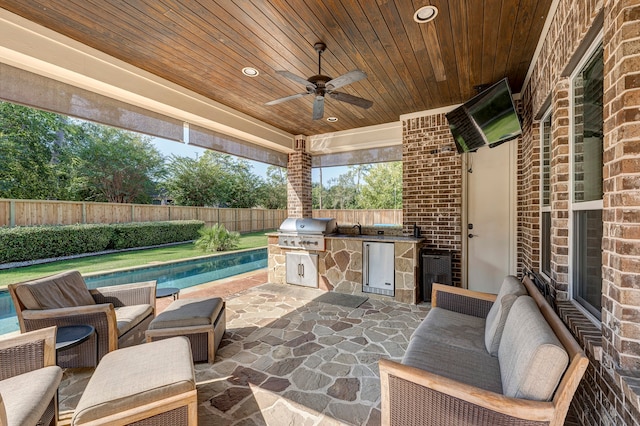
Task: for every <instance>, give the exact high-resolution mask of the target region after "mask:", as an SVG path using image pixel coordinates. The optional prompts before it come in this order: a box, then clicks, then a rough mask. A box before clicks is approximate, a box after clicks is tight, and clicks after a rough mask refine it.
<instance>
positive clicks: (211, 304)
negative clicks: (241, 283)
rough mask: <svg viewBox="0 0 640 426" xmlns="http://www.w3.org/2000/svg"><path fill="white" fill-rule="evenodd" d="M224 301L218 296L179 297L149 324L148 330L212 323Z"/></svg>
mask: <svg viewBox="0 0 640 426" xmlns="http://www.w3.org/2000/svg"><path fill="white" fill-rule="evenodd" d="M223 306H224V303H223V301H222V299H221V298H219V297H211V298H200V299H179V300H174V301H173V302H171V304H170V305H169V306H168V307H167V309H165V310H164V311H163V312H162V313H160V314H159V315H158V316H157V317H155V318H154V319H153V321H151V324H149V330H157V329H161V328H176V327H190V326H196V325H209V324H213V322H214V321H215V319H216V318H217V317H218V314H219V313H220V311H221V310H222V308H223Z"/></svg>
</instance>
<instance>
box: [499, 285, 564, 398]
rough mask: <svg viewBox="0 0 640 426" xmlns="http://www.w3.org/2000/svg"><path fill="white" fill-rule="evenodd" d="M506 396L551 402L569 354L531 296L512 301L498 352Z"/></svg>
mask: <svg viewBox="0 0 640 426" xmlns="http://www.w3.org/2000/svg"><path fill="white" fill-rule="evenodd" d="M498 361H499V363H500V375H501V377H502V391H503V393H504V395H505V396H509V397H513V398H524V399H531V400H536V401H549V400H551V398H552V397H553V393H554V391H555V389H556V387H557V386H558V383H560V379H561V378H562V375H563V374H564V372H565V370H566V369H567V366H568V365H569V355H568V354H567V352H566V351H565V349H564V347H563V346H562V344H561V343H560V341H559V340H558V338H557V337H556V335H555V333H554V332H553V330H552V329H551V327H550V326H549V324H547V322H546V320H545V319H544V317H543V316H542V314H541V313H540V310H539V309H538V305H536V302H535V301H534V300H533V299H532V298H531V297H529V296H520V297H518V299H517V300H516V301H515V302H514V303H513V306H512V307H511V312H510V313H509V316H508V318H507V322H506V324H505V326H504V332H503V333H502V341H501V342H500V349H499V351H498Z"/></svg>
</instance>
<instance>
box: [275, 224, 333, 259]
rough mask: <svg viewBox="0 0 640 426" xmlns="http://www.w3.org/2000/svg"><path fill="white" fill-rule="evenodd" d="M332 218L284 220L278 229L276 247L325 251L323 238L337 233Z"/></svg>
mask: <svg viewBox="0 0 640 426" xmlns="http://www.w3.org/2000/svg"><path fill="white" fill-rule="evenodd" d="M337 230H338V224H337V223H336V220H335V219H332V218H313V219H312V218H294V217H290V218H287V219H285V220H284V222H282V224H281V225H280V229H278V232H279V234H278V246H280V247H283V248H290V249H301V250H316V251H324V250H325V239H324V236H325V235H327V234H333V233H335V232H337Z"/></svg>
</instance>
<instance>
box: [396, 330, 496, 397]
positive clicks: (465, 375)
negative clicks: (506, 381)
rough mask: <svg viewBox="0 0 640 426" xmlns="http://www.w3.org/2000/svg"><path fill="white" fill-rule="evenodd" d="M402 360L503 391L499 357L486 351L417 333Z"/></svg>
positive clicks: (467, 381) (483, 387)
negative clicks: (444, 341) (466, 347)
mask: <svg viewBox="0 0 640 426" xmlns="http://www.w3.org/2000/svg"><path fill="white" fill-rule="evenodd" d="M402 364H405V365H409V366H411V367H416V368H419V369H421V370H425V371H429V372H430V373H433V374H437V375H440V376H444V377H447V378H449V379H453V380H457V381H459V382H462V383H466V384H469V385H472V386H476V387H479V388H481V389H486V390H488V391H492V392H496V393H502V382H501V380H500V365H499V363H498V359H497V358H496V357H493V356H491V355H489V353H488V352H486V351H484V352H479V351H476V350H468V349H462V348H459V347H455V346H450V345H447V344H443V343H440V342H434V341H430V340H427V339H423V338H421V337H420V336H415V337H414V338H412V339H411V341H410V342H409V347H407V352H406V353H405V355H404V358H403V359H402Z"/></svg>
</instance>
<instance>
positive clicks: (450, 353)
mask: <svg viewBox="0 0 640 426" xmlns="http://www.w3.org/2000/svg"><path fill="white" fill-rule="evenodd" d="M431 300H432V309H431V310H430V311H429V314H428V315H427V317H426V318H425V319H424V321H423V322H422V323H421V324H420V326H419V327H418V328H417V329H416V330H415V332H414V333H413V335H412V336H411V339H410V342H409V346H408V348H407V351H406V353H405V356H404V357H403V359H402V362H401V363H397V362H393V361H390V360H385V359H383V360H380V363H379V367H380V381H381V392H382V424H383V425H402V426H410V425H481V424H482V425H562V424H563V422H564V419H565V417H566V414H567V410H568V408H569V404H570V402H571V399H572V398H573V395H574V393H575V390H576V388H577V386H578V384H579V382H580V380H581V379H582V376H583V375H584V372H585V370H586V368H587V365H588V360H587V358H586V356H585V355H584V353H583V351H582V349H581V348H580V346H579V345H578V343H577V342H576V341H575V339H574V338H573V336H572V335H571V334H570V333H569V331H568V330H567V329H566V327H565V326H564V324H563V323H562V321H561V320H560V318H559V317H558V316H557V315H556V313H555V312H554V311H553V309H552V308H551V307H550V306H549V304H548V303H547V302H546V301H545V299H544V298H543V297H542V295H541V294H540V292H539V291H538V290H537V288H536V287H535V285H534V284H533V283H532V282H531V280H530V279H529V278H524V279H523V281H522V282H520V281H519V280H518V279H517V278H515V277H512V276H509V277H507V278H506V279H505V281H504V283H503V284H502V286H501V289H500V292H499V293H498V295H492V294H486V293H478V292H473V291H469V290H464V289H460V288H455V287H450V286H443V285H437V284H435V285H434V286H433V291H432V299H431Z"/></svg>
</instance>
